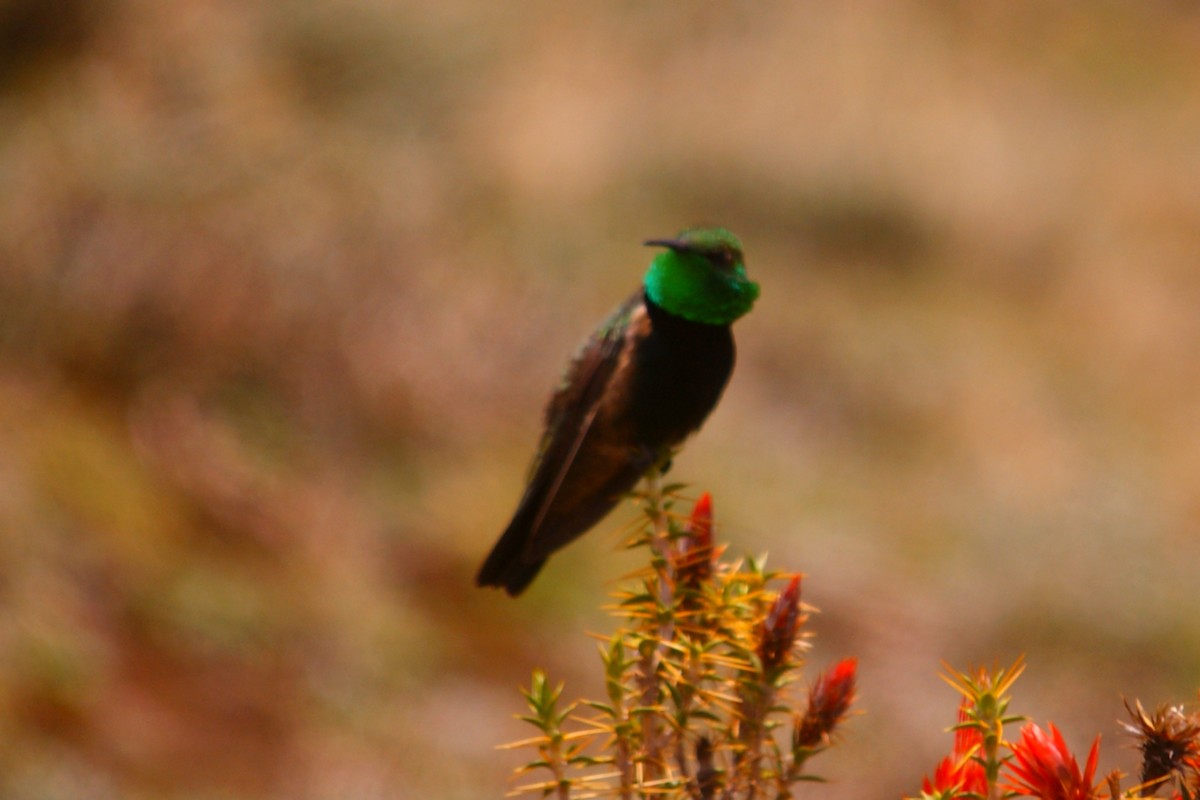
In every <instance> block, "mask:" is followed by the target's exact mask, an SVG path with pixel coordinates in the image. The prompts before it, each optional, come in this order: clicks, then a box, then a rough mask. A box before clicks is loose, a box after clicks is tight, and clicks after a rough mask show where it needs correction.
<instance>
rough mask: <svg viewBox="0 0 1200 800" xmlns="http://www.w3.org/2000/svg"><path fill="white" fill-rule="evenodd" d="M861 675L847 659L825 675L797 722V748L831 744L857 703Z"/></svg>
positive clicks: (794, 742) (794, 739)
mask: <svg viewBox="0 0 1200 800" xmlns="http://www.w3.org/2000/svg"><path fill="white" fill-rule="evenodd" d="M797 580H798V579H797ZM857 672H858V659H856V658H845V659H842V660H841V661H839V662H838V663H836V664H834V665H833V666H832V667H830V668H829V669H828V670H826V671H825V672H823V673H821V676H820V677H819V678H817V681H816V683H814V684H813V685H812V688H811V689H810V690H809V692H808V708H807V709H805V711H804V716H803V717H801V718H800V719H799V720H798V721H797V722H796V728H795V730H794V732H793V734H792V747H793V748H794V749H800V748H806V749H807V748H813V747H818V746H820V745H823V744H825V743H827V742H828V741H829V735H830V734H831V733H833V729H834V728H835V727H837V725H838V723H840V722H841V721H842V720H843V719H845V717H846V713H847V712H849V710H850V704H851V703H853V702H854V688H855V683H856V673H857Z"/></svg>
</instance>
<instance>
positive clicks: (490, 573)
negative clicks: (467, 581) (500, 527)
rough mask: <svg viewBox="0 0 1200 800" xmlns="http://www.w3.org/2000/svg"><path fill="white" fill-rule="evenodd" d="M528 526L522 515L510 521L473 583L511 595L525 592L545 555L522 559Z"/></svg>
mask: <svg viewBox="0 0 1200 800" xmlns="http://www.w3.org/2000/svg"><path fill="white" fill-rule="evenodd" d="M527 525H528V524H527V523H525V522H524V521H523V520H522V519H521V515H518V516H517V518H516V519H514V520H513V521H512V524H510V525H509V526H508V529H507V530H505V531H504V535H503V536H501V537H500V541H498V542H496V546H495V547H493V548H492V552H491V553H489V554H488V557H487V559H486V560H485V561H484V562H483V566H482V567H480V568H479V574H478V575H476V576H475V585H476V586H499V587H502V588H503V589H504V591H506V592H508V594H509V596H510V597H516V596H517V595H519V594H520V593H521V592H523V591H525V587H527V586H528V585H529V584H530V582H531V581H532V580H533V579H534V577H535V576H536V575H537V574H538V571H539V570H541V568H542V565H543V564H545V563H546V559H544V558H540V559H537V560H536V561H527V560H525V558H524V555H525V545H526V543H527V541H528V539H529V530H528V527H527Z"/></svg>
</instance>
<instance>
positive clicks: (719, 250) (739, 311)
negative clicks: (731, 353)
mask: <svg viewBox="0 0 1200 800" xmlns="http://www.w3.org/2000/svg"><path fill="white" fill-rule="evenodd" d="M646 244H648V245H656V246H662V247H666V248H667V249H666V250H664V251H663V252H661V253H659V254H658V255H657V256H655V257H654V261H652V262H651V264H650V269H649V270H647V272H646V278H645V281H644V286H645V289H646V296H647V297H649V298H650V300H651V301H652V302H653V303H654V304H655V305H657V306H660V307H661V308H663V309H664V310H666V311H667V312H669V313H671V314H674V315H676V316H679V317H683V318H684V319H687V320H691V321H692V322H702V323H705V324H708V325H729V324H730V323H732V322H733V321H734V320H736V319H737V318H738V317H740V316H742V315H743V314H745V313H746V312H747V311H749V310H750V308H751V306H753V305H754V301H755V300H757V299H758V293H759V289H758V284H757V283H755V282H754V281H752V280H750V279H749V278H747V277H746V267H745V264H744V260H745V259H744V258H743V256H742V243H741V242H740V241H739V240H738V238H737V237H736V236H734V235H733V234H732V233H730V232H729V231H727V230H725V229H724V228H692V229H689V230H685V231H683V232H682V233H680V234H679V235H678V236H677V237H676V238H675V239H669V240H668V239H659V240H651V241H649V242H647V243H646Z"/></svg>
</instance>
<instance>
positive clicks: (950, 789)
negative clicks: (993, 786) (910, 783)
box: [921, 697, 987, 797]
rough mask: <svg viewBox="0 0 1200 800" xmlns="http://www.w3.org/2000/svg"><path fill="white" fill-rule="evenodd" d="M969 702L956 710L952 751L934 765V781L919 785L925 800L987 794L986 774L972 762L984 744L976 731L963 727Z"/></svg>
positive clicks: (967, 726)
mask: <svg viewBox="0 0 1200 800" xmlns="http://www.w3.org/2000/svg"><path fill="white" fill-rule="evenodd" d="M970 707H971V701H970V700H968V699H967V698H965V697H964V698H963V700H962V703H960V704H959V706H958V727H957V729H956V730H955V732H954V750H953V751H951V753H950V755H948V756H946V757H945V758H943V759H942V760H941V762H940V763H939V764H938V765H937V768H936V769H935V770H934V771H933V778H932V779H930V778H929V777H926V778H925V780H923V781H922V782H921V791H922V792H924V793H925V795H926V796H928V797H958V796H959V795H962V794H968V793H969V794H976V795H980V796H985V795H986V794H987V774H986V773H985V772H984V770H983V766H982V765H981V764H980V763H979V762H978V761H976V760H975V754H976V751H977V750H979V747H980V745H982V744H983V735H982V734H981V733H980V732H979V728H978V727H976V726H974V725H968V724H966V722H967V719H968V714H967V711H968V709H970Z"/></svg>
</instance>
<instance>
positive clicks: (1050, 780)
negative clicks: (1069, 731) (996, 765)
mask: <svg viewBox="0 0 1200 800" xmlns="http://www.w3.org/2000/svg"><path fill="white" fill-rule="evenodd" d="M1048 727H1049V728H1050V732H1049V733H1048V734H1047V733H1046V732H1045V731H1043V730H1042V729H1041V728H1039V727H1038V726H1037V725H1034V724H1033V723H1030V724H1028V725H1026V726H1025V727H1024V728H1022V729H1021V738H1020V740H1019V741H1017V743H1016V744H1013V745H1010V746H1009V747H1010V749H1011V750H1012V753H1013V760H1012V761H1010V762H1008V765H1007V766H1008V777H1009V781H1010V782H1009V784H1008V786H1007V787H1006V788H1009V789H1012V790H1013V791H1015V792H1017V793H1019V794H1022V795H1025V796H1027V797H1036V798H1039V800H1094V799H1095V798H1098V797H1100V793H1099V791H1098V789H1097V788H1096V787H1094V786H1093V785H1092V781H1093V780H1094V779H1095V777H1096V760H1097V758H1098V757H1099V755H1100V737H1099V736H1097V737H1096V741H1094V742H1093V743H1092V749H1091V752H1090V753H1088V760H1087V765H1086V766H1084V768H1083V771H1082V772H1080V770H1079V763H1078V762H1077V761H1076V760H1075V756H1074V755H1072V754H1071V751H1070V750H1069V749H1068V748H1067V743H1066V742H1065V741H1063V737H1062V734H1061V733H1059V731H1058V728H1055V727H1054V725H1049V726H1048Z"/></svg>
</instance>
